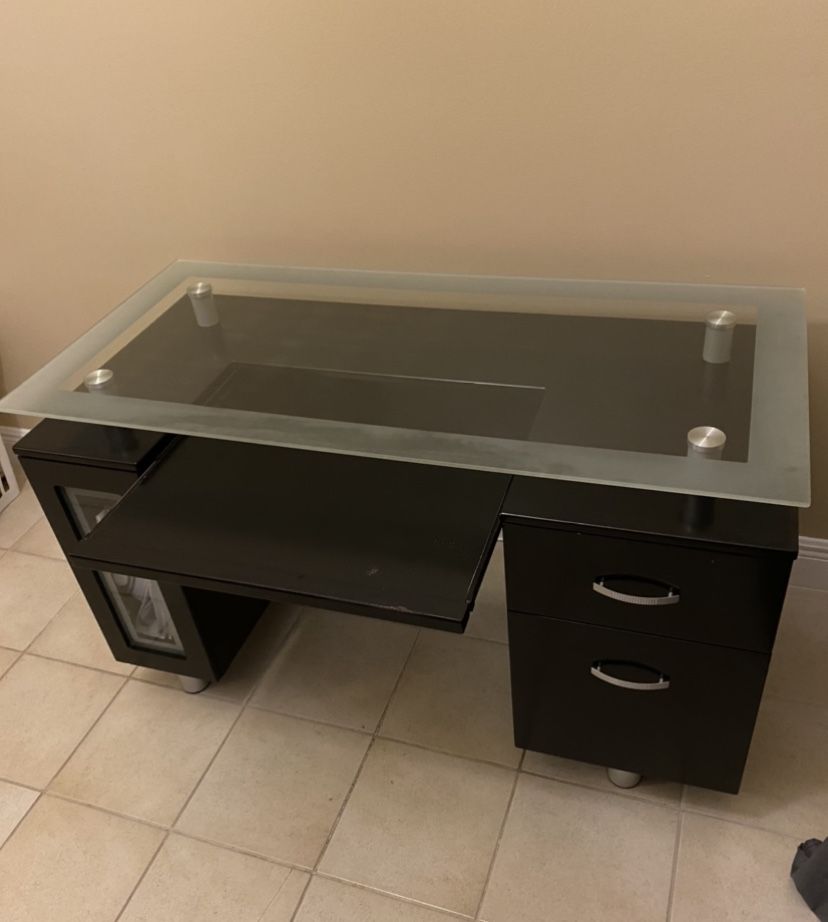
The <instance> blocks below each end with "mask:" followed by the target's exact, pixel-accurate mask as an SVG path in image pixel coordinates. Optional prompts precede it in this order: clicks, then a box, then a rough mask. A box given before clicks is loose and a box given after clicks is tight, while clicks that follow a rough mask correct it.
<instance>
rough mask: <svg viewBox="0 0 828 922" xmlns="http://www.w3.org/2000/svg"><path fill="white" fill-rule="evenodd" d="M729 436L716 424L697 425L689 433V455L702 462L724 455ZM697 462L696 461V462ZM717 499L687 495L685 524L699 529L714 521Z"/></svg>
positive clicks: (715, 459)
mask: <svg viewBox="0 0 828 922" xmlns="http://www.w3.org/2000/svg"><path fill="white" fill-rule="evenodd" d="M726 442H727V436H726V435H725V434H724V432H722V430H721V429H717V428H716V427H715V426H696V428H695V429H691V430H690V431H689V432H688V433H687V457H688V458H693V459H697V460H698V461H701V462H706V461H718V460H719V459H720V458H721V457H722V452H723V451H724V447H725V443H726ZM694 463H695V462H694ZM715 508H716V507H715V500H714V499H712V498H711V497H709V496H687V497H685V500H684V514H683V518H684V524H685V525H686V526H687V527H688V528H689V529H690V530H691V531H699V530H701V529H704V528H706V527H707V526H708V525H710V524H711V523H712V522H713V516H714V512H715Z"/></svg>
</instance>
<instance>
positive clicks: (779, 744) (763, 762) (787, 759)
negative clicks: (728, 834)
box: [684, 696, 828, 836]
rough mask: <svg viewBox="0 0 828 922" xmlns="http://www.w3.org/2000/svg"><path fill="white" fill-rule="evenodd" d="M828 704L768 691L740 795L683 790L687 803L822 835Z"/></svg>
mask: <svg viewBox="0 0 828 922" xmlns="http://www.w3.org/2000/svg"><path fill="white" fill-rule="evenodd" d="M826 765H828V708H815V707H813V706H811V705H808V704H803V703H801V702H791V701H786V700H782V699H779V698H774V697H770V696H765V700H764V701H763V702H762V707H761V710H760V712H759V719H758V721H757V724H756V731H755V733H754V736H753V743H752V745H751V749H750V754H749V756H748V761H747V767H746V768H745V774H744V777H743V779H742V787H741V790H740V792H739V794H738V795H736V796H734V795H732V794H720V793H717V792H716V791H708V790H705V789H703V788H695V787H690V786H689V785H688V786H687V787H686V788H685V790H684V805H685V807H686V808H688V809H691V810H698V811H699V812H701V813H711V814H714V815H716V816H719V817H722V818H723V819H734V820H739V821H741V822H745V823H748V824H749V825H751V826H759V827H761V828H763V829H770V830H773V831H776V832H780V833H783V834H786V835H790V836H808V835H823V834H824V833H823V832H822V831H820V830H814V828H813V823H814V817H815V816H819V817H824V816H828V784H826V768H825V766H826Z"/></svg>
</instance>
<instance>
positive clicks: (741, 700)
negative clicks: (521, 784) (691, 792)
mask: <svg viewBox="0 0 828 922" xmlns="http://www.w3.org/2000/svg"><path fill="white" fill-rule="evenodd" d="M509 644H510V657H511V670H512V706H513V711H514V726H515V743H516V745H518V746H520V747H525V748H527V749H532V750H535V751H538V752H547V753H551V754H553V755H557V756H563V757H565V758H570V759H578V760H580V761H584V762H594V763H596V764H598V765H605V766H607V767H609V768H620V769H624V770H626V771H633V772H639V773H642V774H647V775H652V776H655V777H660V778H665V779H672V780H676V781H684V782H687V783H689V784H697V785H700V786H702V787H709V788H714V789H716V790H721V791H727V792H730V793H735V792H736V791H738V788H739V784H740V781H741V777H742V771H743V769H744V763H745V759H746V758H747V753H748V747H749V745H750V739H751V736H752V733H753V725H754V722H755V720H756V712H757V709H758V707H759V701H760V698H761V694H762V687H763V685H764V681H765V674H766V672H767V667H768V662H769V657H768V656H765V655H764V654H760V653H753V652H748V651H741V650H731V649H728V648H726V647H716V646H709V645H706V644H697V643H690V642H688V641H680V640H671V639H668V638H663V637H653V636H649V635H646V634H634V633H631V632H627V631H616V630H610V629H607V628H601V627H593V626H589V625H583V624H575V623H572V622H566V621H558V620H556V619H553V618H545V617H539V616H537V615H526V614H522V613H519V612H512V611H510V612H509ZM631 664H635V665H631ZM596 672H597V673H599V674H598V675H596ZM616 681H620V682H622V683H632V684H633V686H634V687H632V688H630V687H620V686H619V685H617V684H612V683H614V682H616ZM639 686H640V687H639Z"/></svg>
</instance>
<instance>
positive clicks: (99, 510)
mask: <svg viewBox="0 0 828 922" xmlns="http://www.w3.org/2000/svg"><path fill="white" fill-rule="evenodd" d="M61 490H62V492H63V495H64V497H65V498H66V502H67V504H68V506H69V513H70V515H71V517H72V521H73V523H74V525H75V528H76V529H77V532H78V534H79V535H80V536H81V537H82V538H85V537H86V536H87V535H88V534H89V533H90V532H91V531H92V529H93V528H94V527H95V526H96V525H97V524H98V523H99V522H100V521H101V520H102V519H103V518H104V516H105V515H106V514H107V512H109V511H110V510H111V509H113V508H114V507H115V505H116V504H117V503H118V501H119V500H120V498H121V497H120V496H119V495H118V494H117V493H104V492H103V491H101V490H84V489H81V488H80V487H62V488H61Z"/></svg>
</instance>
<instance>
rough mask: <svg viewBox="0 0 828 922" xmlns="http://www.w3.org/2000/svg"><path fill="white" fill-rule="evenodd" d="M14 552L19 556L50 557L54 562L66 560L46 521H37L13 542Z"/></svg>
mask: <svg viewBox="0 0 828 922" xmlns="http://www.w3.org/2000/svg"><path fill="white" fill-rule="evenodd" d="M14 550H16V551H20V553H21V554H35V555H37V556H38V557H52V558H54V559H55V560H65V559H66V555H65V554H64V553H63V551H62V550H61V548H60V545H59V544H58V540H57V538H56V537H55V533H54V532H53V531H52V528H51V526H50V525H49V523H48V522H47V521H46V519H38V521H37V522H35V523H34V525H32V527H31V528H30V529H29V530H28V531H27V532H26V534H25V535H23V537H22V538H20V539H19V540H18V541H16V542H15V545H14Z"/></svg>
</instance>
